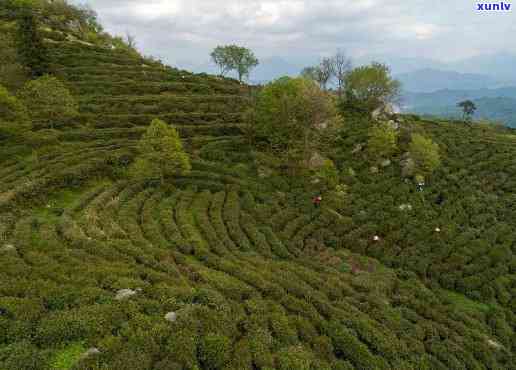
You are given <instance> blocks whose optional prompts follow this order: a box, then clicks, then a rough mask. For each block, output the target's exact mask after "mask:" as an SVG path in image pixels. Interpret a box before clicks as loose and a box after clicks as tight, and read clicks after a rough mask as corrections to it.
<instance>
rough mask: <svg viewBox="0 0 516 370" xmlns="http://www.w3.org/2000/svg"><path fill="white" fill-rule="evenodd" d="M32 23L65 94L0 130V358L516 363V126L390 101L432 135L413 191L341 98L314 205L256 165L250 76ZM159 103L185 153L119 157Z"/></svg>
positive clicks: (321, 365) (408, 121)
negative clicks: (426, 115)
mask: <svg viewBox="0 0 516 370" xmlns="http://www.w3.org/2000/svg"><path fill="white" fill-rule="evenodd" d="M45 35H46V36H45V37H46V41H45V42H46V44H47V45H48V47H49V50H50V57H51V59H50V60H51V65H50V70H51V72H52V74H53V75H54V76H57V77H58V78H59V79H60V80H62V81H63V82H64V83H65V84H66V85H67V86H68V87H69V89H70V90H71V91H72V93H73V95H74V96H75V98H76V99H77V100H78V101H79V112H80V114H79V117H77V118H75V119H73V120H71V121H70V122H67V123H63V124H62V125H61V126H59V127H55V129H57V131H55V130H49V128H50V127H51V125H52V122H37V123H35V127H34V131H35V132H37V133H38V134H39V136H34V138H33V139H32V140H33V141H30V140H29V139H27V141H5V140H4V141H2V146H1V148H0V153H1V155H0V266H1V269H0V369H2V370H3V369H6V370H16V369H110V370H111V369H116V370H118V369H120V370H122V369H124V370H125V369H131V370H133V369H135V370H137V369H142V370H145V369H154V370H160V369H163V370H164V369H171V370H172V369H173V370H180V369H224V370H244V369H264V370H265V369H278V370H298V369H299V370H316V369H317V370H330V369H331V370H344V369H371V370H372V369H396V370H402V369H403V370H404V369H407V370H408V369H414V370H416V369H417V370H420V369H428V370H439V369H443V370H445V369H499V370H503V369H515V368H516V367H515V364H516V358H515V353H516V336H515V332H514V331H515V327H516V315H515V310H516V306H515V301H516V258H515V253H516V228H515V226H514V220H515V219H516V194H515V191H516V190H515V189H516V187H515V185H516V162H515V158H516V135H515V134H514V132H512V131H508V130H500V129H493V128H482V127H476V128H469V127H467V126H465V125H463V124H459V123H456V122H455V123H452V122H429V121H420V120H418V119H416V118H415V117H404V122H403V130H405V131H406V132H407V133H410V132H424V133H425V134H426V135H430V136H431V137H432V138H433V139H434V140H435V141H436V142H438V143H439V145H440V146H441V147H442V148H443V152H444V155H443V165H442V167H441V168H440V169H439V171H438V173H437V174H434V175H433V176H432V180H431V181H429V183H428V184H427V187H426V188H425V191H424V192H417V191H416V189H415V185H414V183H412V182H409V181H404V180H402V179H401V176H400V166H399V165H398V164H397V161H398V159H399V158H396V159H395V160H393V162H395V163H393V164H392V165H391V166H388V167H386V168H384V169H382V170H381V171H379V172H378V173H371V171H370V165H371V164H370V163H369V162H368V160H367V158H366V156H365V154H364V153H362V152H360V151H356V150H354V147H355V146H356V144H357V143H361V142H363V141H364V140H366V139H367V137H366V136H367V125H368V123H367V122H361V121H360V122H355V121H354V119H353V118H352V117H348V118H346V117H345V121H346V124H347V125H348V126H347V128H346V129H344V130H343V131H342V133H340V134H339V135H340V138H339V146H338V148H336V149H335V151H334V158H333V159H334V161H335V162H336V163H337V165H338V167H339V170H340V172H341V177H342V181H343V182H345V183H346V184H347V185H348V187H349V191H348V195H347V199H348V201H347V202H346V204H345V205H343V206H341V207H337V206H336V205H334V204H324V203H323V206H322V207H321V208H314V207H313V206H312V204H311V200H312V196H313V194H312V193H311V190H310V189H311V188H310V185H307V184H305V183H302V182H301V181H300V180H299V179H297V178H289V177H287V176H282V175H278V174H275V175H271V176H263V175H261V174H260V169H259V168H258V166H257V165H256V161H255V159H256V153H254V152H253V150H252V148H250V146H249V144H248V143H247V141H246V139H245V124H244V112H245V110H246V109H247V108H248V105H249V94H250V91H249V89H250V88H249V87H247V86H245V85H241V84H240V83H238V82H236V81H234V80H231V79H223V78H218V77H214V76H207V75H195V74H191V73H188V72H186V71H179V70H176V69H173V68H170V67H166V66H163V65H162V64H161V63H158V62H155V61H152V60H150V59H149V58H143V57H141V56H138V55H135V54H133V53H129V52H127V51H121V50H118V49H116V48H114V49H113V48H107V47H103V46H99V45H93V44H88V43H85V42H84V41H80V40H75V41H69V38H68V41H67V35H66V34H64V33H62V32H61V31H57V30H54V31H47V33H46V34H45ZM154 118H160V119H162V120H163V121H165V122H167V123H169V124H172V125H174V126H175V127H176V128H177V129H178V131H179V133H180V135H181V137H182V139H183V140H184V143H185V146H186V149H187V151H188V153H189V154H190V156H191V159H192V171H191V172H190V173H189V174H188V175H185V176H176V177H174V178H173V179H170V180H168V181H167V182H166V183H163V184H160V183H157V182H153V181H136V180H131V179H129V178H127V177H126V176H124V171H125V169H126V168H127V166H128V164H130V163H131V162H132V161H133V159H134V157H135V155H136V145H137V142H138V140H139V139H140V137H141V135H142V134H143V132H144V131H145V130H146V127H147V126H148V125H149V124H150V122H151V121H152V120H153V119H154ZM405 131H404V132H405ZM56 132H57V134H56ZM350 170H352V171H350ZM439 196H440V198H441V201H440V202H436V198H437V197H439ZM323 202H324V201H323ZM403 204H405V205H407V204H408V205H410V207H402V208H400V205H403ZM436 230H439V232H437V231H436ZM373 236H377V237H378V239H376V240H375V239H373Z"/></svg>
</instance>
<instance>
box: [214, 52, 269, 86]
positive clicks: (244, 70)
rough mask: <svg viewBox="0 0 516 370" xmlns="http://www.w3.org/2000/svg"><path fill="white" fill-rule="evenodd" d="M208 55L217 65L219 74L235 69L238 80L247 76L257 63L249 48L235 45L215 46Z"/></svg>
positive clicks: (222, 74)
mask: <svg viewBox="0 0 516 370" xmlns="http://www.w3.org/2000/svg"><path fill="white" fill-rule="evenodd" d="M210 55H211V58H212V60H213V62H214V63H215V64H216V65H217V66H218V67H219V69H220V74H221V76H224V75H226V74H227V73H228V72H230V71H235V72H236V73H237V74H238V80H239V81H240V82H242V81H243V80H244V79H245V78H248V77H249V74H250V72H251V70H252V69H253V68H254V67H256V66H257V65H258V63H259V61H258V59H257V58H256V57H255V55H254V53H253V52H252V51H251V50H250V49H247V48H245V47H241V46H237V45H227V46H217V47H216V48H215V49H214V50H213V52H212V53H211V54H210Z"/></svg>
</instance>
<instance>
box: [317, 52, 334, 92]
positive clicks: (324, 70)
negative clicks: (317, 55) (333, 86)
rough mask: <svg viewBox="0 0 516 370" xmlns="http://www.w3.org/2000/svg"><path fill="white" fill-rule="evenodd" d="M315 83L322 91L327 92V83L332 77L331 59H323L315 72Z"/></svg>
mask: <svg viewBox="0 0 516 370" xmlns="http://www.w3.org/2000/svg"><path fill="white" fill-rule="evenodd" d="M316 76H317V82H319V85H320V86H321V88H322V89H323V90H327V88H328V83H329V82H330V80H331V78H332V76H333V63H332V60H331V58H323V60H321V63H320V65H319V67H317V70H316Z"/></svg>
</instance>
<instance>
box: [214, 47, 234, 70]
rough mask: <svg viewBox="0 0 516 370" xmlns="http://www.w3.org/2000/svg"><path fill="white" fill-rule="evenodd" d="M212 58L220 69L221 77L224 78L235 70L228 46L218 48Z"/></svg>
mask: <svg viewBox="0 0 516 370" xmlns="http://www.w3.org/2000/svg"><path fill="white" fill-rule="evenodd" d="M210 56H211V59H212V60H213V62H214V63H215V64H216V65H217V66H218V67H219V69H220V76H222V77H224V76H225V75H226V74H227V73H228V72H230V71H232V70H233V69H234V68H235V67H234V65H233V60H232V59H231V58H230V54H229V52H228V50H227V47H226V46H217V47H216V48H215V49H214V50H213V51H212V53H211V54H210Z"/></svg>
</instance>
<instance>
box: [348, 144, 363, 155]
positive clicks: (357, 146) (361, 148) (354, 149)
mask: <svg viewBox="0 0 516 370" xmlns="http://www.w3.org/2000/svg"><path fill="white" fill-rule="evenodd" d="M364 146H365V144H362V143H360V144H357V145H355V147H354V148H353V150H352V151H351V154H357V153H359V152H361V151H362V150H364Z"/></svg>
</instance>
